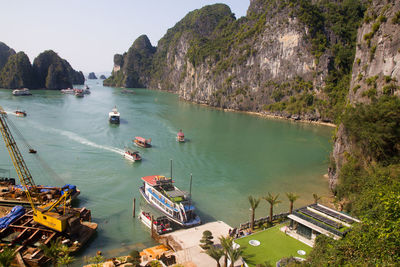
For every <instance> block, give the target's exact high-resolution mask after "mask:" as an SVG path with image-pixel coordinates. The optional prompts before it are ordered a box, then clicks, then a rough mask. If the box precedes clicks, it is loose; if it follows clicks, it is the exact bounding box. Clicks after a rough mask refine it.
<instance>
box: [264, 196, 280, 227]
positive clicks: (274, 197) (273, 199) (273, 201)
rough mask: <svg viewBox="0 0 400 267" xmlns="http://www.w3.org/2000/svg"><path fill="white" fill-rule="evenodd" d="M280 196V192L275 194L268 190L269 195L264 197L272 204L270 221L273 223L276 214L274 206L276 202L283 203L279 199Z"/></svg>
mask: <svg viewBox="0 0 400 267" xmlns="http://www.w3.org/2000/svg"><path fill="white" fill-rule="evenodd" d="M278 197H279V194H277V195H276V196H274V195H273V194H271V193H269V192H268V196H265V197H263V199H265V200H266V201H267V202H268V203H269V205H270V208H269V222H270V223H272V216H273V214H274V206H275V205H276V204H279V203H281V201H280V200H278Z"/></svg>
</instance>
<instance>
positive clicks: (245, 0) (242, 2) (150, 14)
mask: <svg viewBox="0 0 400 267" xmlns="http://www.w3.org/2000/svg"><path fill="white" fill-rule="evenodd" d="M215 3H225V4H227V5H228V6H229V7H230V8H231V10H232V12H233V13H235V15H236V18H239V17H241V16H245V15H246V11H247V8H248V6H249V3H250V2H249V0H219V1H218V0H159V1H157V0H147V1H146V0H109V1H106V0H98V1H95V0H0V6H1V11H0V25H1V26H0V41H1V42H4V43H5V44H6V45H8V46H9V47H11V48H13V49H14V50H15V51H16V52H18V51H24V52H25V53H26V54H27V55H28V56H29V58H30V60H31V62H32V61H33V59H34V58H35V57H36V56H37V55H39V54H40V53H41V52H43V51H44V50H48V49H52V50H54V51H55V52H57V53H58V54H59V55H60V56H61V57H62V58H65V59H66V60H67V61H68V62H69V63H70V64H71V65H72V67H73V68H74V69H76V70H82V71H83V72H85V73H87V72H91V71H94V72H102V71H111V70H112V67H113V56H114V54H116V53H123V52H125V51H127V50H128V49H129V47H130V46H131V44H132V43H133V41H134V40H135V39H136V38H137V37H139V36H140V35H141V34H146V35H147V36H148V37H149V39H150V41H151V43H152V45H153V46H156V45H157V42H158V40H159V39H160V38H161V37H162V36H163V35H164V34H165V33H166V31H167V29H169V28H171V27H173V26H174V25H175V23H177V22H178V21H179V20H181V19H182V18H183V17H184V16H185V15H186V14H187V13H188V12H190V11H192V10H194V9H198V8H201V7H203V6H205V5H210V4H215Z"/></svg>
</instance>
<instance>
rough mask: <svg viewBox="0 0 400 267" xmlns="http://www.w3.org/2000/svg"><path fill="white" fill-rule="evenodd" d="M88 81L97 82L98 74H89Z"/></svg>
mask: <svg viewBox="0 0 400 267" xmlns="http://www.w3.org/2000/svg"><path fill="white" fill-rule="evenodd" d="M88 79H90V80H96V79H97V77H96V74H95V73H94V72H91V73H89V76H88Z"/></svg>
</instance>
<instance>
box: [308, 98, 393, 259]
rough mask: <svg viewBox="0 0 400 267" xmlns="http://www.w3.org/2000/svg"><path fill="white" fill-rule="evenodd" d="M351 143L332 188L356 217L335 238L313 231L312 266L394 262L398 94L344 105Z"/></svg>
mask: <svg viewBox="0 0 400 267" xmlns="http://www.w3.org/2000/svg"><path fill="white" fill-rule="evenodd" d="M343 124H344V126H345V129H346V131H347V134H348V136H349V138H350V140H351V141H352V143H353V145H354V149H353V152H352V153H351V154H347V155H346V157H347V163H346V164H345V165H344V166H343V167H342V168H341V170H340V175H339V183H338V185H337V186H336V189H335V194H336V197H337V200H338V202H341V203H342V204H343V205H344V209H345V210H346V211H348V212H351V213H352V214H354V215H356V216H358V217H359V218H360V219H361V220H362V223H361V224H359V225H357V226H356V227H355V228H354V229H353V230H352V231H351V232H350V233H349V234H348V235H346V237H345V238H343V239H342V240H339V241H335V240H331V239H329V238H326V237H322V236H321V237H318V239H317V243H316V246H315V249H314V250H313V252H312V253H311V256H310V263H312V265H314V266H326V265H332V266H343V265H353V266H361V265H364V264H365V263H368V264H370V265H374V266H383V265H384V266H386V265H396V264H397V263H398V262H400V204H399V203H400V147H399V144H400V99H399V98H398V97H394V96H383V97H382V98H380V99H377V100H376V101H375V102H373V103H371V104H369V105H366V104H358V105H356V106H355V107H350V108H348V109H347V110H346V112H345V114H344V116H343Z"/></svg>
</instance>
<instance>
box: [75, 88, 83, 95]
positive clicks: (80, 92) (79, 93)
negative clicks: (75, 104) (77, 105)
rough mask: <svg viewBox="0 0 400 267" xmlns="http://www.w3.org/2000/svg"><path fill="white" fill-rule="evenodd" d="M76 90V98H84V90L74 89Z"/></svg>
mask: <svg viewBox="0 0 400 267" xmlns="http://www.w3.org/2000/svg"><path fill="white" fill-rule="evenodd" d="M74 90H75V96H76V97H83V96H84V94H83V90H82V89H74Z"/></svg>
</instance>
